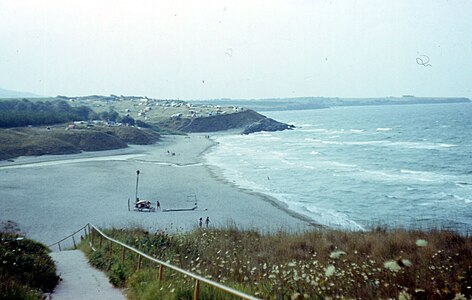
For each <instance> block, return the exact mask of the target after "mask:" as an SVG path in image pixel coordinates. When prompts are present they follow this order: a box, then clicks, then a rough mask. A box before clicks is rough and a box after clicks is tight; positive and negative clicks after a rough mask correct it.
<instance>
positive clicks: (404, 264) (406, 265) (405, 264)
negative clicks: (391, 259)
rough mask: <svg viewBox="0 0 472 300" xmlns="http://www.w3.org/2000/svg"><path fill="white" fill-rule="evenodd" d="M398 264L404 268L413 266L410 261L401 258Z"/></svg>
mask: <svg viewBox="0 0 472 300" xmlns="http://www.w3.org/2000/svg"><path fill="white" fill-rule="evenodd" d="M400 262H401V263H402V264H403V266H405V267H411V266H412V265H413V264H412V263H411V261H410V260H409V259H406V258H402V259H401V260H400Z"/></svg>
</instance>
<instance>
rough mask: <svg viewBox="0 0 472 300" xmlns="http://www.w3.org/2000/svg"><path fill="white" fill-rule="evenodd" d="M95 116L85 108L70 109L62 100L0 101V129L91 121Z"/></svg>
mask: <svg viewBox="0 0 472 300" xmlns="http://www.w3.org/2000/svg"><path fill="white" fill-rule="evenodd" d="M95 115H96V114H95V113H94V112H93V110H92V109H90V108H88V107H86V106H78V107H71V106H70V105H69V103H67V102H66V101H64V100H56V101H52V102H49V101H46V102H43V101H35V102H33V101H30V100H28V99H21V100H20V99H15V100H5V101H0V128H10V127H22V126H27V125H51V124H58V123H65V122H70V121H84V120H89V119H92V118H93V117H94V116H95Z"/></svg>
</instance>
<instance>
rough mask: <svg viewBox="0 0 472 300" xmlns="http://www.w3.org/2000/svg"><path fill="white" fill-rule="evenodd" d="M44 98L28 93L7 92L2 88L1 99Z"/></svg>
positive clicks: (0, 89)
mask: <svg viewBox="0 0 472 300" xmlns="http://www.w3.org/2000/svg"><path fill="white" fill-rule="evenodd" d="M39 97H42V96H39V95H36V94H33V93H28V92H18V91H12V90H5V89H2V88H0V98H39Z"/></svg>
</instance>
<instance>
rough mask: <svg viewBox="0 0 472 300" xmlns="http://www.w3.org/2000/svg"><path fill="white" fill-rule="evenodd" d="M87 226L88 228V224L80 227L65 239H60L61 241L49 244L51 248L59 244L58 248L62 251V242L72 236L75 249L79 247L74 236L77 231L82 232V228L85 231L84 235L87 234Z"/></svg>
mask: <svg viewBox="0 0 472 300" xmlns="http://www.w3.org/2000/svg"><path fill="white" fill-rule="evenodd" d="M87 228H88V224H87V225H85V226H83V227H82V228H80V229H77V230H76V231H75V232H74V233H72V234H70V235H68V236H66V237H65V238H63V239H61V240H59V241H57V242H55V243H53V244H51V245H49V246H48V247H49V248H52V247H54V246H56V245H57V246H58V248H59V251H62V248H61V243H62V242H64V241H65V240H67V239H68V238H72V242H73V243H74V249H77V243H76V242H75V237H74V236H75V235H76V234H77V233H79V232H81V231H82V230H83V231H84V236H87Z"/></svg>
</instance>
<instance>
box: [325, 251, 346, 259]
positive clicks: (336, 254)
mask: <svg viewBox="0 0 472 300" xmlns="http://www.w3.org/2000/svg"><path fill="white" fill-rule="evenodd" d="M342 255H346V252H344V251H333V252H331V254H330V255H329V257H331V258H335V259H336V258H340V257H341V256H342Z"/></svg>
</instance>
